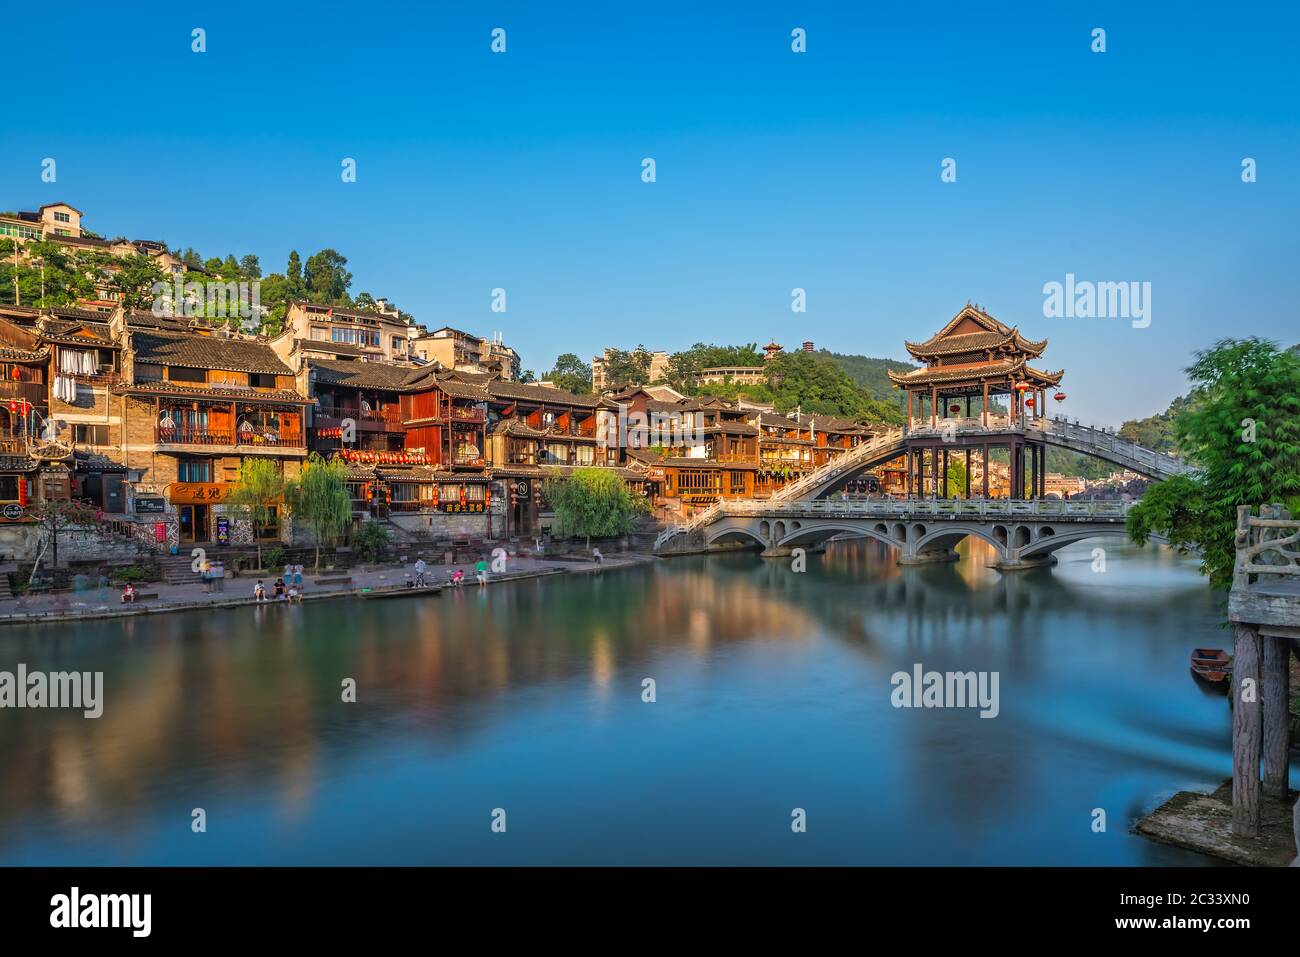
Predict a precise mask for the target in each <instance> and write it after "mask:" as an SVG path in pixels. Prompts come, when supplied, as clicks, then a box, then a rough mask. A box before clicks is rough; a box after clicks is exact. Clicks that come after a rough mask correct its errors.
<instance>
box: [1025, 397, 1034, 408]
mask: <svg viewBox="0 0 1300 957" xmlns="http://www.w3.org/2000/svg"><path fill="white" fill-rule="evenodd" d="M1025 405H1026V406H1028V407H1029V408H1031V409H1032V408H1033V407H1034V397H1033V396H1032V395H1031V396H1030V397H1029V398H1028V399H1026V400H1025Z"/></svg>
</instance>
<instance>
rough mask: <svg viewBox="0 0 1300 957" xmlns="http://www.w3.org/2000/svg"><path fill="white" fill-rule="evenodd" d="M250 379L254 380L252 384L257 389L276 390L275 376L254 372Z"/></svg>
mask: <svg viewBox="0 0 1300 957" xmlns="http://www.w3.org/2000/svg"><path fill="white" fill-rule="evenodd" d="M249 378H250V379H252V380H253V381H252V383H251V384H252V386H253V388H255V389H274V388H275V376H273V375H267V374H265V373H262V372H254V373H253V374H252V375H250V376H249Z"/></svg>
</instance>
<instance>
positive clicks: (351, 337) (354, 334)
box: [331, 326, 380, 349]
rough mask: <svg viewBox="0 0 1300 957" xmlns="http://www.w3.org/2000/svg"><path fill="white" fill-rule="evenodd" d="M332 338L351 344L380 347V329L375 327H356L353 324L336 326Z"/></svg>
mask: <svg viewBox="0 0 1300 957" xmlns="http://www.w3.org/2000/svg"><path fill="white" fill-rule="evenodd" d="M331 332H332V333H333V335H332V338H333V340H334V341H335V342H342V343H346V344H347V345H350V346H370V347H371V348H374V349H378V348H379V343H380V338H379V332H378V330H374V329H354V328H352V327H351V326H344V327H342V328H338V327H336V328H334V329H332V330H331Z"/></svg>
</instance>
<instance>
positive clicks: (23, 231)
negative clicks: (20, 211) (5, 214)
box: [0, 223, 41, 239]
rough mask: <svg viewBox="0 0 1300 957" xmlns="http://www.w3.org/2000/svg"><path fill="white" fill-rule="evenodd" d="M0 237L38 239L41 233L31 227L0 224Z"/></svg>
mask: <svg viewBox="0 0 1300 957" xmlns="http://www.w3.org/2000/svg"><path fill="white" fill-rule="evenodd" d="M0 236H15V237H17V238H18V239H40V238H41V231H40V230H39V229H33V228H32V227H31V226H19V225H18V224H16V223H0Z"/></svg>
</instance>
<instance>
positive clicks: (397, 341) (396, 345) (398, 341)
mask: <svg viewBox="0 0 1300 957" xmlns="http://www.w3.org/2000/svg"><path fill="white" fill-rule="evenodd" d="M404 342H406V340H405V339H403V338H402V337H401V336H393V351H394V352H401V351H402V350H403V346H402V344H403V343H404Z"/></svg>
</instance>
